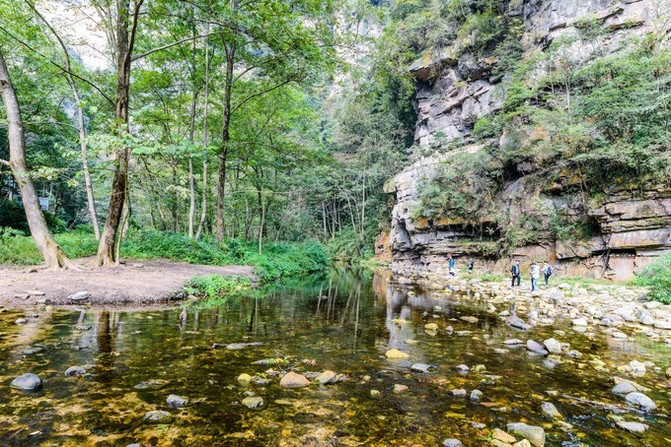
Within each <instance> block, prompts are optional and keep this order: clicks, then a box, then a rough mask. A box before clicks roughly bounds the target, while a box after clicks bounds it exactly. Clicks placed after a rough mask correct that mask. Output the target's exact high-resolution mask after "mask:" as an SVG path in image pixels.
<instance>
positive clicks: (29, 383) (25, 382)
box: [10, 373, 44, 391]
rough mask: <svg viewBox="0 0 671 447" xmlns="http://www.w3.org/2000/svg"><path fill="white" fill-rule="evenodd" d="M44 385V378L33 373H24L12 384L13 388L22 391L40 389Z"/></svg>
mask: <svg viewBox="0 0 671 447" xmlns="http://www.w3.org/2000/svg"><path fill="white" fill-rule="evenodd" d="M43 385H44V384H43V382H42V379H40V377H39V376H38V375H37V374H33V373H26V374H22V375H20V376H19V377H17V378H16V379H14V380H12V383H11V384H10V386H11V387H12V388H16V389H17V390H22V391H39V390H41V389H42V386H43Z"/></svg>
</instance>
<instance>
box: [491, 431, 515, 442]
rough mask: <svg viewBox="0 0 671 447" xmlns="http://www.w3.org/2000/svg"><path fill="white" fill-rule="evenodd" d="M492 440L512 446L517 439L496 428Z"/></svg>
mask: <svg viewBox="0 0 671 447" xmlns="http://www.w3.org/2000/svg"><path fill="white" fill-rule="evenodd" d="M492 439H496V440H499V441H501V442H505V443H506V444H512V443H513V442H515V441H516V439H515V437H514V436H512V435H510V434H508V433H506V432H504V431H503V430H501V429H500V428H495V429H494V430H493V431H492Z"/></svg>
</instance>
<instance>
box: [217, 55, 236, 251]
mask: <svg viewBox="0 0 671 447" xmlns="http://www.w3.org/2000/svg"><path fill="white" fill-rule="evenodd" d="M235 50H236V48H235V42H233V43H231V45H230V47H228V48H227V49H226V83H225V85H224V116H223V126H222V132H221V148H220V149H219V184H218V185H217V231H216V234H215V236H216V239H217V242H222V241H223V240H224V224H225V221H224V212H225V210H224V205H225V203H224V198H225V194H226V161H227V158H228V149H229V140H230V125H231V91H232V88H233V85H232V84H233V69H234V65H235Z"/></svg>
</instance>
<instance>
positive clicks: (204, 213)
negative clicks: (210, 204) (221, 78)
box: [196, 24, 210, 239]
mask: <svg viewBox="0 0 671 447" xmlns="http://www.w3.org/2000/svg"><path fill="white" fill-rule="evenodd" d="M207 32H208V33H209V32H210V25H209V24H208V25H207ZM209 101H210V45H209V41H208V39H207V38H206V39H205V110H204V112H203V203H202V205H201V211H200V222H199V223H198V230H197V231H196V239H200V235H201V233H202V232H203V226H204V225H205V219H206V218H207V142H208V141H207V140H208V135H207V112H208V108H209Z"/></svg>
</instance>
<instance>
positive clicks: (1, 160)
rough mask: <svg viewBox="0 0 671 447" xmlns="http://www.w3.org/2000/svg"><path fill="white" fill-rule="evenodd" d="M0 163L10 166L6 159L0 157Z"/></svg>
mask: <svg viewBox="0 0 671 447" xmlns="http://www.w3.org/2000/svg"><path fill="white" fill-rule="evenodd" d="M0 164H3V165H5V166H8V167H10V168H11V167H12V165H10V164H9V162H8V161H7V160H3V159H2V158H0Z"/></svg>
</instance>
